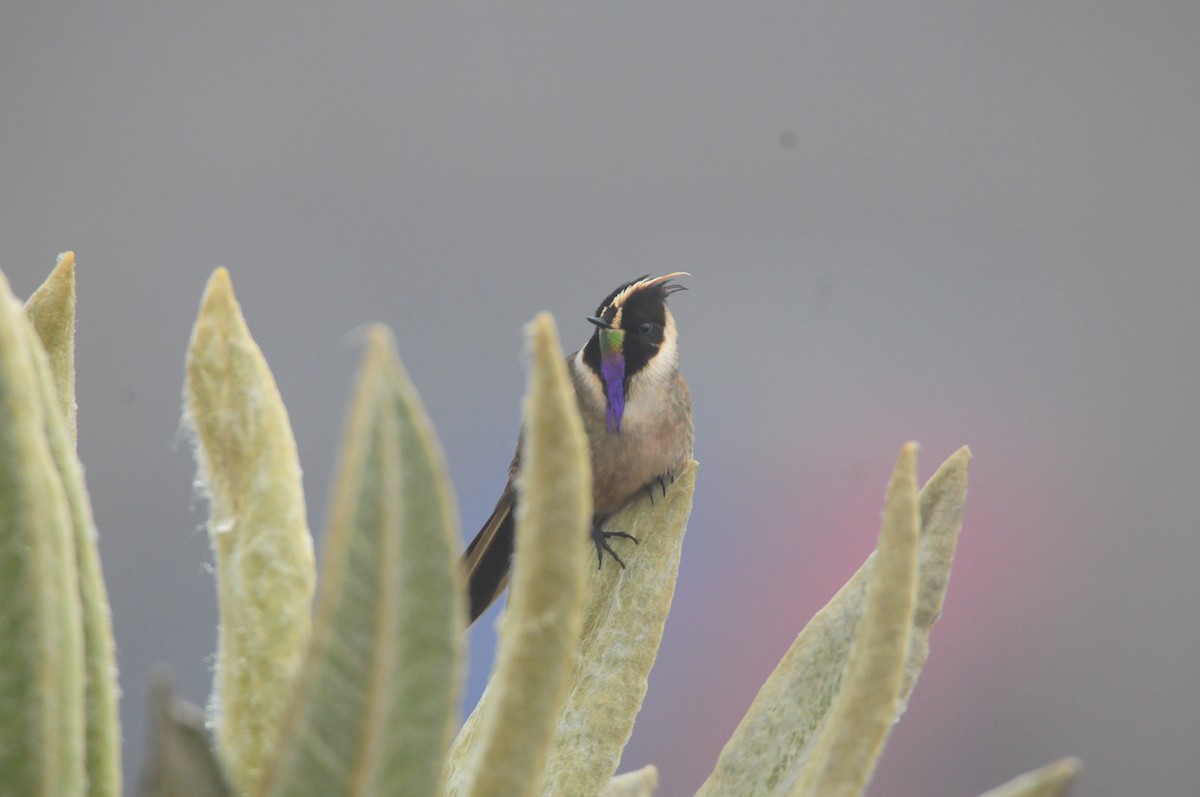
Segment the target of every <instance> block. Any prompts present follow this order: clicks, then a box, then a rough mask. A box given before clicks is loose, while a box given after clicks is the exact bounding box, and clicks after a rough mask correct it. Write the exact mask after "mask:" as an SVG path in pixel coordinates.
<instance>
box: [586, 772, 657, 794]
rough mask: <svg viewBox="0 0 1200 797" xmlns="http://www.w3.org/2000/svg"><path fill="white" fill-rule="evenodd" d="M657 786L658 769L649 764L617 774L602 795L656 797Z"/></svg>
mask: <svg viewBox="0 0 1200 797" xmlns="http://www.w3.org/2000/svg"><path fill="white" fill-rule="evenodd" d="M657 788H658V769H657V768H655V767H654V766H653V765H649V766H644V767H642V768H641V769H637V770H634V771H633V772H626V773H624V774H623V775H617V776H616V777H615V778H613V779H612V780H611V781H609V783H608V787H607V788H605V790H604V791H603V792H601V793H600V797H654V790H655V789H657Z"/></svg>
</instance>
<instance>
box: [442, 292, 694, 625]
mask: <svg viewBox="0 0 1200 797" xmlns="http://www.w3.org/2000/svg"><path fill="white" fill-rule="evenodd" d="M688 276H691V275H690V274H688V273H687V272H685V271H676V272H674V273H672V274H666V275H664V276H662V277H655V278H653V279H651V278H650V275H649V274H647V275H645V276H642V277H639V278H637V279H635V280H630V281H629V282H626V283H625V284H624V285H621V286H620V287H618V288H617V289H616V290H614V291H613V292H612V293H610V294H609V295H608V296H607V297H605V299H604V301H602V302H601V303H600V306H599V307H597V308H596V314H595V315H593V316H590V317H588V319H587V320H588V322H590V323H591V324H592V326H593V327H594V329H593V330H592V335H591V337H590V338H589V339H588V342H587V343H586V344H585V345H584V346H583V348H581V349H579V350H578V351H576V352H574V353H572V354H570V355H568V357H567V368H568V370H569V371H570V374H571V382H572V385H573V386H574V388H575V399H576V401H577V402H578V404H579V414H580V416H582V418H583V427H584V430H585V431H586V432H587V436H588V444H589V448H590V449H591V458H592V507H593V513H594V514H593V516H592V529H591V538H592V542H593V544H594V545H595V546H596V564H597V567H602V566H603V564H604V554H605V553H607V554H608V555H609V556H611V557H612V558H613V559H614V560H615V561H616V562H617V564H618V565H620V566H621V567H625V562H624V561H623V560H622V559H621V557H620V555H618V554H617V552H616V550H615V549H614V548H613V547H612V542H611V540H614V539H626V540H630V541H632V542H633V543H634V544H635V545H636V544H637V540H636V539H635V538H634V537H633V535H631V534H628V533H626V532H623V531H608V530H605V529H604V528H603V525H604V522H605V521H606V520H607V519H608V518H609V517H611V516H612V515H613V514H615V513H616V512H617V511H618V510H620V509H621V508H622V507H624V506H625V505H626V504H628V503H629V502H630V501H631V500H632V499H633V498H634V497H635V496H637V495H639V494H640V493H642V492H647V493H649V494H650V497H651V499H652V500H653V497H654V492H653V490H654V488H655V487H658V488H659V489H661V490H662V494H663V495H664V496H665V495H666V494H667V484H668V483H669V482H672V481H674V477H675V473H676V472H677V471H678V470H679V469H680V468H681V467H683V465H684V464H686V463H687V462H688V461H689V460H690V459H691V458H692V442H693V437H694V433H693V430H692V403H691V397H690V395H689V394H688V387H687V383H686V382H684V381H683V375H682V374H680V372H679V333H678V330H677V329H676V327H675V319H674V317H673V316H672V315H671V311H670V310H669V309H667V297H668V296H670V295H671V294H673V293H676V292H678V291H682V290H687V289H686V288H685V287H684V286H683V285H680V284H678V283H676V282H673V280H674V279H676V278H677V277H688ZM520 460H521V449H520V443H519V442H518V445H517V453H516V455H515V456H514V457H513V460H512V464H510V465H509V466H508V483H507V484H506V485H505V487H504V492H503V493H502V494H501V495H500V500H499V501H497V502H496V508H495V509H494V510H493V511H492V515H491V517H489V518H488V519H487V522H486V523H484V524H483V528H482V529H480V531H479V533H478V534H477V535H475V539H473V540H472V541H471V544H470V545H468V546H467V550H466V552H465V553H464V554H463V563H462V564H463V571H464V573H465V576H466V582H467V594H468V597H469V602H470V620H469V623H474V622H475V620H476V619H478V617H479V615H481V614H483V612H484V611H485V610H486V609H487V608H488V607H489V606H490V605H492V603H493V602H494V601H495V600H496V599H497V598H499V597H500V595H501V593H503V592H504V588H505V587H506V586H507V585H508V572H509V562H510V559H511V558H512V553H513V531H514V518H515V516H516V507H517V501H518V500H520V496H519V494H518V492H519V491H518V489H517V479H516V476H517V471H518V470H519V468H520Z"/></svg>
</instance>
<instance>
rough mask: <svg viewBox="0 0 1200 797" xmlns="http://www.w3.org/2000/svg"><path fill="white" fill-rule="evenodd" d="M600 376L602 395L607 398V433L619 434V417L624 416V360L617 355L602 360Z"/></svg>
mask: <svg viewBox="0 0 1200 797" xmlns="http://www.w3.org/2000/svg"><path fill="white" fill-rule="evenodd" d="M600 376H601V377H603V379H604V393H605V396H606V397H607V398H608V411H607V412H606V413H605V421H606V422H607V424H608V433H609V434H612V433H613V432H616V433H618V434H620V432H621V417H622V416H623V415H624V414H625V358H624V357H622V356H621V355H619V354H618V355H617V356H615V357H604V358H602V359H601V360H600Z"/></svg>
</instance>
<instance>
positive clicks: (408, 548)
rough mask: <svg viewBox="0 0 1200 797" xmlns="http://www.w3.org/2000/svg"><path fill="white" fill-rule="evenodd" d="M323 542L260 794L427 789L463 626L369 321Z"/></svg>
mask: <svg viewBox="0 0 1200 797" xmlns="http://www.w3.org/2000/svg"><path fill="white" fill-rule="evenodd" d="M327 540H328V548H327V550H326V554H325V560H324V565H323V571H322V579H321V592H320V597H319V599H318V604H317V619H316V623H315V626H314V630H313V642H312V649H311V652H310V654H309V657H308V660H307V662H306V664H305V668H304V674H303V676H302V677H301V680H300V684H299V688H298V690H297V694H296V696H295V705H294V706H293V708H292V711H291V712H290V714H289V716H288V719H287V723H286V725H285V728H284V731H283V735H282V736H281V739H280V745H279V751H278V757H277V759H276V761H275V764H274V766H273V767H272V769H271V772H270V774H269V776H268V779H267V788H266V789H265V791H264V793H265V794H267V795H271V797H293V796H294V797H301V795H313V794H321V795H412V797H423V796H425V795H427V796H428V797H433V795H437V794H439V793H440V791H441V779H442V775H443V767H442V764H443V761H444V758H445V753H446V748H447V747H448V746H449V742H450V737H451V735H452V733H453V730H454V725H455V723H456V720H457V708H458V690H459V681H460V678H459V671H460V661H461V659H462V652H463V651H462V648H463V641H462V639H463V636H464V630H465V624H466V608H465V601H464V598H465V596H464V595H463V587H462V583H461V576H460V574H459V569H458V546H459V536H458V519H457V511H456V509H455V504H454V497H453V495H452V492H451V488H450V481H449V478H448V476H447V473H446V466H445V463H444V460H443V457H442V453H441V449H440V447H439V446H438V442H437V438H436V436H435V434H434V431H433V426H432V424H431V423H430V421H429V419H428V417H427V416H426V414H425V410H424V408H423V407H422V405H421V401H420V399H419V397H418V396H417V393H416V390H415V389H414V388H413V387H412V385H411V384H410V383H409V380H408V377H407V376H406V375H405V373H404V371H403V369H402V368H401V366H400V363H399V360H398V359H397V358H396V355H395V351H394V348H393V346H392V343H391V337H390V335H389V334H388V332H387V331H386V330H385V329H383V328H382V327H375V328H373V329H372V330H371V331H370V333H369V335H368V343H367V349H366V353H365V356H364V360H363V366H362V370H361V372H360V374H359V377H358V383H357V387H356V389H355V395H354V399H353V402H352V405H351V409H350V416H349V420H348V422H347V428H346V433H345V441H344V444H343V447H342V454H341V463H340V466H339V469H338V474H337V481H336V485H335V488H334V493H333V498H332V510H331V515H330V522H329V533H328V537H327Z"/></svg>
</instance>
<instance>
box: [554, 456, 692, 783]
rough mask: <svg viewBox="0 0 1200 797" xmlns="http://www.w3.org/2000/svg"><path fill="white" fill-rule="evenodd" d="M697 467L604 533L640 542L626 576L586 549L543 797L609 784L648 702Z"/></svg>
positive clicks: (628, 559)
mask: <svg viewBox="0 0 1200 797" xmlns="http://www.w3.org/2000/svg"><path fill="white" fill-rule="evenodd" d="M697 467H698V466H697V464H696V463H695V462H690V463H688V464H687V465H685V466H684V468H683V470H682V471H681V472H679V473H678V474H676V478H675V482H674V483H673V484H671V485H670V486H669V487H668V488H667V494H666V497H665V498H664V497H662V496H661V495H659V496H658V497H651V496H650V495H642V496H639V497H638V499H637V500H636V501H634V502H633V503H632V504H631V505H630V506H628V507H626V508H625V509H624V510H622V511H621V512H619V513H617V514H616V515H615V516H613V517H612V518H610V519H609V520H608V522H607V523H605V526H606V527H607V528H610V529H615V530H620V531H626V532H628V533H630V534H632V535H633V536H634V537H636V538H637V540H638V545H637V546H636V547H634V548H632V549H631V550H628V551H626V550H622V554H623V558H624V559H625V564H626V567H625V568H620V567H613V566H612V563H611V562H606V563H605V566H604V567H602V568H599V569H597V567H596V564H595V563H596V559H595V552H594V551H593V550H592V548H591V546H590V545H584V546H582V547H583V549H584V550H583V558H584V559H585V560H586V561H587V563H588V565H589V566H588V573H589V574H590V576H589V581H590V584H589V587H588V593H587V603H586V604H585V606H584V632H583V638H582V640H581V641H580V644H579V663H578V665H577V668H576V671H575V676H574V678H573V680H572V682H571V689H570V691H569V692H568V694H567V700H566V703H565V705H564V706H563V709H562V711H561V712H560V714H559V719H558V728H557V730H556V731H555V734H554V745H553V748H552V750H551V753H550V758H549V760H548V761H547V762H546V777H545V781H544V784H543V788H542V794H543V795H546V797H557V796H558V795H564V794H587V795H591V794H598V793H599V792H600V791H601V790H603V789H604V787H605V786H606V785H607V784H608V782H609V780H610V779H611V778H612V776H613V773H614V772H616V769H617V764H618V763H619V762H620V760H621V752H622V750H624V749H625V744H626V743H627V742H628V741H629V736H630V734H632V733H633V722H634V719H635V718H636V717H637V713H638V710H639V709H640V708H641V707H642V700H643V699H644V698H645V696H646V687H647V682H648V679H649V676H650V668H651V667H653V666H654V660H655V658H656V657H657V656H658V647H659V643H661V642H662V634H663V626H664V625H665V624H666V621H667V612H668V611H669V610H670V608H671V600H672V598H673V597H674V595H675V577H676V575H677V574H678V572H679V557H680V551H681V549H682V546H683V537H684V531H685V530H686V528H687V521H688V516H689V515H690V513H691V509H692V495H693V493H694V492H695V487H696V469H697Z"/></svg>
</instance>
